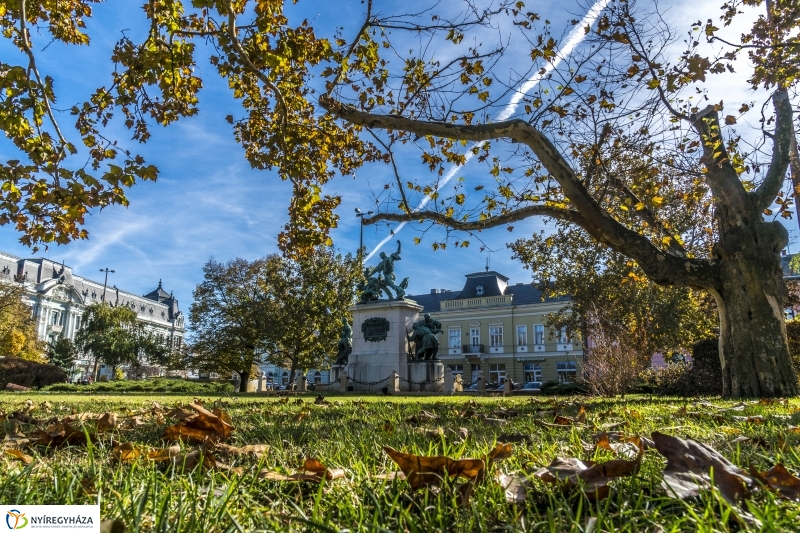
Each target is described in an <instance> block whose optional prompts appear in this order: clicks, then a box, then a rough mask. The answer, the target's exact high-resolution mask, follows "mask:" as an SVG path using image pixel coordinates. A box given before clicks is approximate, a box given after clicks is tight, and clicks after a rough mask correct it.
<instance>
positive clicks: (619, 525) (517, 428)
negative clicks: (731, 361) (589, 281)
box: [0, 393, 800, 533]
mask: <svg viewBox="0 0 800 533" xmlns="http://www.w3.org/2000/svg"><path fill="white" fill-rule="evenodd" d="M192 398H193V397H192V396H185V397H177V396H170V397H167V398H164V397H155V396H153V397H143V396H137V397H131V396H111V395H103V396H85V395H66V394H44V393H35V394H5V393H3V394H0V411H3V410H5V411H7V412H12V411H15V410H18V409H20V408H22V407H24V405H25V402H26V400H29V399H30V400H32V401H33V403H34V404H35V405H37V406H39V405H41V404H42V403H43V402H45V401H49V403H50V404H51V407H50V409H51V411H52V412H51V413H46V412H45V411H44V410H43V409H41V408H39V409H36V410H34V411H33V412H32V414H33V415H34V416H38V417H47V416H52V415H59V416H64V415H67V414H69V413H70V412H71V411H72V410H73V409H75V410H76V411H78V412H83V411H91V412H96V413H100V412H104V411H113V412H116V413H119V414H122V413H125V412H127V411H128V410H136V409H140V408H144V409H149V408H150V407H151V406H152V402H153V401H156V402H159V403H161V404H162V405H163V406H164V407H165V408H167V409H169V408H171V407H173V406H174V405H175V404H176V403H179V402H180V403H186V402H188V401H191V400H192ZM300 398H301V399H302V400H303V405H299V404H296V403H294V402H295V401H296V397H292V398H291V400H290V401H289V403H280V402H279V400H278V398H277V397H258V398H255V397H253V396H246V395H242V396H233V397H228V396H226V397H219V396H217V397H208V396H203V397H201V399H202V400H203V401H204V403H205V405H207V406H209V405H212V404H214V403H215V402H216V403H217V405H219V406H221V407H222V408H223V409H224V410H226V411H227V412H228V413H229V414H230V415H231V417H232V419H233V424H234V426H235V428H236V429H235V431H234V433H233V436H232V437H231V439H230V442H229V443H230V444H234V445H245V444H257V443H263V444H269V445H270V446H271V450H270V452H269V454H267V455H266V456H265V457H264V458H262V459H261V460H256V459H254V458H244V459H240V460H237V461H234V462H233V463H232V464H233V466H239V467H242V471H241V473H234V472H226V471H216V470H214V471H206V472H200V471H199V470H196V471H193V472H188V473H181V472H178V471H175V470H170V469H167V468H164V467H163V466H161V465H159V464H156V463H151V462H149V461H147V460H146V459H138V460H136V461H135V462H133V463H131V464H124V465H117V464H114V462H113V460H112V457H111V443H110V439H111V438H113V439H114V440H115V441H117V442H137V443H142V444H146V445H149V446H153V447H160V446H163V443H162V442H161V441H160V439H159V436H160V434H161V431H162V430H163V426H158V425H157V424H156V422H155V420H154V419H150V418H146V419H145V421H147V425H146V426H144V427H142V428H138V429H135V430H122V431H116V430H115V431H114V432H111V433H110V434H106V435H104V436H103V437H102V438H101V440H100V441H99V442H97V443H96V444H95V445H92V446H90V447H88V448H87V447H67V448H62V449H44V448H34V449H33V450H32V451H31V450H29V451H27V453H29V454H31V455H33V456H34V458H35V461H34V462H33V464H31V465H28V466H25V465H23V464H22V463H21V462H19V461H16V460H12V459H10V458H9V457H2V458H0V503H2V504H15V503H16V504H43V503H45V504H47V503H50V504H55V503H60V504H64V503H81V504H86V503H93V502H95V501H97V499H98V497H99V499H100V502H101V506H102V516H103V518H104V519H110V518H118V519H121V520H123V521H124V522H125V524H126V525H127V527H128V531H181V532H203V533H205V532H217V531H254V530H258V531H320V532H334V531H341V530H344V529H349V530H350V531H407V532H427V531H486V532H499V531H547V532H551V531H552V532H559V531H589V530H592V531H595V532H598V531H615V532H616V531H630V532H639V531H652V532H656V531H658V532H662V531H663V532H670V531H776V532H779V531H800V504H798V503H795V502H789V501H786V500H780V499H778V498H777V497H776V496H775V495H774V494H773V493H771V492H768V491H765V490H761V491H757V492H756V493H754V494H753V496H752V497H751V498H750V499H749V500H748V501H747V502H746V503H745V504H744V505H743V506H736V507H732V506H731V505H729V504H728V503H727V502H726V501H725V500H723V499H722V498H721V497H720V496H719V495H718V494H717V493H716V491H707V492H705V493H704V494H702V495H701V496H700V497H699V498H695V499H691V500H686V501H683V500H677V499H675V498H672V497H669V496H668V495H667V494H666V493H665V492H664V490H663V489H662V488H661V487H660V483H661V472H662V470H663V467H664V464H665V460H664V458H663V457H662V456H661V455H659V454H658V453H657V452H656V451H655V450H649V451H647V452H646V453H645V455H644V458H643V461H642V466H641V470H640V471H639V473H638V475H637V476H636V477H633V478H620V479H617V480H614V481H612V482H611V486H612V491H611V495H610V497H609V498H608V499H606V500H604V501H600V502H596V503H594V502H590V501H588V500H587V499H586V498H585V497H584V496H583V495H582V494H581V493H580V491H577V490H566V491H565V490H562V489H560V488H558V487H555V486H553V485H548V484H545V483H543V482H542V481H540V480H538V479H536V478H534V477H533V476H530V479H531V482H532V487H531V488H530V489H529V491H528V496H527V500H526V502H525V503H524V504H509V503H506V501H505V495H504V491H503V490H502V488H501V487H500V486H499V485H498V484H497V483H495V482H493V481H491V480H490V481H489V482H487V483H484V484H482V485H479V486H477V487H476V488H475V490H474V492H473V495H472V499H471V501H470V503H469V505H468V506H467V507H462V506H459V504H458V501H457V498H456V496H455V495H454V491H453V490H452V486H451V484H448V483H446V484H445V486H443V487H442V489H441V490H440V491H439V492H438V493H434V492H427V491H420V492H416V493H412V492H410V491H409V489H408V485H407V483H406V482H405V481H401V480H394V481H382V480H378V479H375V478H374V476H375V475H376V474H382V473H387V472H390V471H394V470H396V466H395V465H394V463H393V462H392V461H391V460H390V459H389V458H388V457H387V456H386V455H385V454H384V453H383V451H382V449H381V448H382V446H384V445H388V446H391V447H393V448H395V449H397V450H401V451H404V452H409V453H416V454H419V455H448V456H450V457H452V458H462V457H481V456H483V455H484V454H486V453H487V452H488V451H489V450H491V449H492V448H493V447H494V445H495V443H496V438H497V436H498V435H500V434H504V433H522V434H526V435H531V436H532V442H531V443H529V444H522V445H515V446H514V455H513V456H512V457H511V458H510V459H508V460H506V461H503V462H502V463H500V464H499V468H500V469H501V470H503V471H505V472H517V473H532V472H534V471H535V470H536V469H537V468H539V467H541V466H544V465H547V464H549V463H550V461H551V460H552V459H553V458H554V457H556V456H562V457H580V458H584V459H596V460H605V459H610V458H612V457H613V455H612V454H611V453H610V452H605V451H599V452H595V453H594V454H591V456H587V453H586V452H585V451H584V450H583V446H582V442H581V441H585V442H589V441H590V440H591V439H590V435H591V434H592V433H594V431H595V430H593V429H591V428H589V427H585V428H569V429H554V428H542V427H539V426H537V425H536V422H535V420H536V419H544V420H547V418H546V417H542V416H540V415H536V412H537V411H539V410H542V409H545V408H547V403H546V402H547V401H549V399H547V398H537V402H539V403H530V402H529V400H528V399H527V398H517V397H514V398H498V397H482V398H474V399H476V401H477V402H478V407H477V408H476V407H472V409H473V410H474V411H476V412H477V413H478V414H479V415H482V414H487V415H488V414H489V413H490V412H491V411H492V410H494V409H496V408H498V407H505V408H512V409H516V410H518V411H520V416H518V417H516V418H511V419H509V421H508V423H507V424H505V425H502V426H495V425H492V424H487V423H486V422H484V421H483V420H481V419H480V418H477V417H473V418H469V419H464V418H462V417H461V416H459V415H458V414H457V411H463V410H464V409H466V408H467V407H468V406H467V402H468V401H469V400H471V399H473V397H472V396H458V397H409V398H396V397H389V398H387V397H383V396H365V397H358V396H353V395H340V396H335V395H329V396H327V398H328V399H329V401H330V402H331V404H332V405H330V406H328V407H323V406H315V405H313V395H307V396H304V397H300ZM559 400H561V401H564V399H563V398H560V399H559ZM578 401H581V402H583V403H584V404H585V405H586V409H587V421H588V422H589V423H590V424H591V423H593V422H594V423H595V424H597V425H598V426H600V425H602V424H607V423H613V422H621V421H624V422H626V423H627V424H628V425H627V427H626V428H625V431H626V432H628V433H632V434H641V435H649V434H650V433H651V432H652V431H654V430H658V431H661V432H663V433H667V434H670V435H675V436H680V437H689V438H693V439H696V440H699V441H702V442H704V443H706V444H709V445H710V446H712V447H714V448H715V449H716V450H717V451H719V452H720V453H722V454H723V455H724V456H725V457H727V458H728V459H729V460H731V461H732V462H734V463H735V464H737V465H739V466H742V467H744V468H747V467H748V465H750V464H753V465H755V466H756V467H758V468H759V469H760V470H766V469H767V468H769V467H771V466H772V465H773V464H774V463H776V462H782V463H783V464H784V465H785V466H786V467H787V468H788V469H789V470H790V471H791V472H794V473H797V472H798V471H800V447H798V445H800V435H797V434H795V433H792V432H788V431H787V430H786V429H785V428H786V427H787V426H789V425H795V426H796V425H798V424H799V423H800V402H798V401H797V400H792V402H791V404H790V405H789V406H788V407H786V406H784V405H783V404H780V405H758V404H752V403H748V404H747V407H746V409H745V410H744V411H741V412H735V413H726V414H725V415H724V416H725V420H723V421H722V422H721V423H720V422H719V421H718V420H716V419H714V418H712V417H700V418H695V417H692V416H680V415H679V414H678V410H679V408H680V407H681V406H682V405H683V401H682V400H676V399H660V398H655V399H647V398H644V397H636V398H629V399H628V400H616V401H610V400H600V399H586V398H581V399H578ZM710 401H712V402H713V403H714V404H715V405H716V406H722V407H726V406H727V407H730V406H733V405H734V404H735V403H736V402H730V401H720V400H718V399H717V400H714V399H711V400H710ZM567 403H568V405H567V406H566V407H564V408H563V412H564V414H565V415H572V416H574V415H575V413H576V412H577V403H576V404H574V405H573V404H572V400H571V399H570V400H569V401H568V402H567ZM303 409H306V410H310V411H311V412H310V414H308V415H307V416H305V417H303V418H302V419H300V420H297V415H298V414H299V413H300V412H301V410H303ZM422 410H426V411H428V412H432V413H436V414H438V415H440V416H441V418H440V419H439V420H436V421H432V422H430V423H425V424H423V425H422V426H421V427H423V428H426V429H435V428H437V427H441V428H443V429H444V437H440V438H431V437H428V436H426V435H424V434H422V433H421V432H420V431H418V430H417V429H416V428H415V427H413V426H412V425H410V424H409V423H407V422H405V420H406V419H408V418H409V417H411V416H412V415H415V414H419V413H420V412H421V411H422ZM609 410H610V413H609V414H608V415H607V416H605V417H602V419H601V413H608V411H609ZM698 410H701V411H710V410H711V409H710V408H707V407H692V404H691V403H689V411H698ZM733 414H735V415H763V416H765V417H766V422H765V423H764V424H753V423H746V422H737V421H735V420H733V419H732V418H731V417H732V415H733ZM548 421H549V420H548ZM386 423H389V425H390V426H391V427H392V429H393V430H392V431H386V429H385V428H384V426H385V424H386ZM4 427H5V430H6V431H10V430H11V428H12V421H10V420H7V421H6V422H5V423H4ZM19 427H20V429H21V430H23V431H28V432H30V431H32V430H33V427H30V426H25V425H20V426H19ZM461 427H465V428H467V429H468V430H469V433H470V437H469V438H468V439H467V440H466V441H465V442H463V443H460V444H459V443H455V442H453V441H454V436H453V434H452V433H450V432H449V431H448V430H450V429H453V430H457V429H458V428H461ZM740 434H741V435H745V436H761V437H763V438H764V439H765V440H766V442H767V444H768V445H769V446H768V447H766V448H765V447H761V446H755V445H750V444H739V445H737V444H730V441H731V440H733V438H735V437H736V436H738V435H740ZM779 436H780V437H781V439H782V440H783V441H784V443H785V445H784V447H783V448H782V449H780V448H779V447H778V441H779ZM184 446H186V445H184ZM186 447H187V448H188V446H186ZM304 457H315V458H317V459H319V460H321V461H322V462H323V463H324V464H325V465H327V466H328V467H340V468H344V469H345V471H346V477H345V478H344V479H339V480H335V481H332V482H328V483H322V484H315V483H311V482H302V483H291V482H276V481H265V480H260V479H259V478H258V473H259V471H261V470H262V469H268V470H273V471H278V472H283V473H293V472H297V471H299V467H300V466H301V465H302V462H303V458H304ZM87 480H89V481H87ZM82 483H83V484H82ZM85 486H89V487H90V489H89V490H88V491H87V489H86V488H85ZM737 516H738V517H739V518H737Z"/></svg>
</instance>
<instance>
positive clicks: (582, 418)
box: [576, 404, 586, 424]
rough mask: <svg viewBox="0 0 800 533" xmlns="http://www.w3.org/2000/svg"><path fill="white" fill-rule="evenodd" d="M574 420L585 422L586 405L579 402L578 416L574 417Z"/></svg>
mask: <svg viewBox="0 0 800 533" xmlns="http://www.w3.org/2000/svg"><path fill="white" fill-rule="evenodd" d="M576 420H577V421H578V422H580V423H581V424H585V423H586V407H585V406H584V405H583V404H581V405H580V407H579V408H578V416H577V417H576Z"/></svg>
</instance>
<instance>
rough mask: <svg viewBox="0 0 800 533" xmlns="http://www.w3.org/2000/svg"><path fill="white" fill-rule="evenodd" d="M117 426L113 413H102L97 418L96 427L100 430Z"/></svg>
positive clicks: (115, 416)
mask: <svg viewBox="0 0 800 533" xmlns="http://www.w3.org/2000/svg"><path fill="white" fill-rule="evenodd" d="M115 427H117V415H116V414H115V413H103V414H102V415H100V418H98V419H97V429H98V430H100V431H103V430H106V429H114V428H115Z"/></svg>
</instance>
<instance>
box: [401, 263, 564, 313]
mask: <svg viewBox="0 0 800 533" xmlns="http://www.w3.org/2000/svg"><path fill="white" fill-rule="evenodd" d="M466 278H467V280H466V282H465V283H464V287H463V288H462V289H461V291H460V292H459V291H457V290H456V291H450V290H444V289H431V293H430V294H420V295H414V296H412V295H408V296H406V298H408V299H409V300H414V301H415V302H417V303H418V304H419V305H421V306H422V307H423V309H422V312H423V313H431V312H436V311H439V310H440V309H441V302H444V301H448V300H463V299H466V298H476V297H485V296H508V295H513V297H514V298H513V300H512V304H513V305H526V304H537V303H543V302H556V301H569V297H568V296H560V297H556V298H553V297H549V298H542V291H541V289H540V288H539V287H538V286H537V285H536V284H533V283H517V284H516V285H508V280H509V278H508V277H507V276H504V275H503V274H500V273H499V272H495V271H494V270H489V271H486V272H475V273H472V274H467V275H466ZM478 286H481V287H482V288H483V293H482V294H480V295H479V294H477V292H478V291H477V288H478Z"/></svg>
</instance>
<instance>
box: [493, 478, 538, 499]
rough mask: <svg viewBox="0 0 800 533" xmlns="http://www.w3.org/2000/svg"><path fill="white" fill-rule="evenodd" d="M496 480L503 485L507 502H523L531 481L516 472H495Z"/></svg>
mask: <svg viewBox="0 0 800 533" xmlns="http://www.w3.org/2000/svg"><path fill="white" fill-rule="evenodd" d="M496 477H497V482H498V483H500V486H501V487H503V490H504V491H505V495H506V501H507V502H508V503H525V500H526V499H527V496H528V489H529V488H531V482H530V481H528V479H526V478H522V477H520V476H518V475H517V474H503V473H500V472H498V473H497V476H496Z"/></svg>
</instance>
